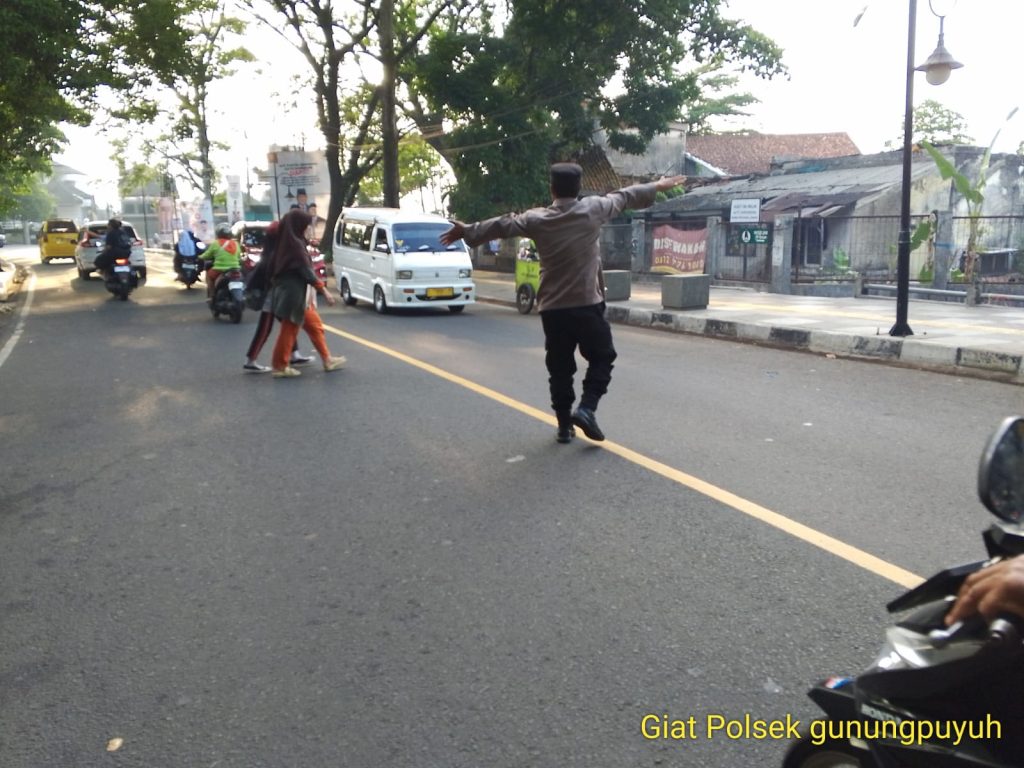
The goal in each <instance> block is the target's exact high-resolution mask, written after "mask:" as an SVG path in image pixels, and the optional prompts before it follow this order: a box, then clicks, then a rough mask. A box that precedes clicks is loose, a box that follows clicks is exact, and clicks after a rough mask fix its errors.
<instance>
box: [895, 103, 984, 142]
mask: <svg viewBox="0 0 1024 768" xmlns="http://www.w3.org/2000/svg"><path fill="white" fill-rule="evenodd" d="M923 141H927V142H928V143H929V144H973V143H974V139H973V138H971V136H970V135H968V133H967V119H966V118H965V117H964V116H963V115H961V114H960V113H959V112H955V111H953V110H952V109H949V108H948V107H944V106H943V105H942V104H940V103H939V102H937V101H935V100H934V99H925V100H924V101H922V102H921V103H920V104H918V105H917V106H916V107H914V122H913V124H912V134H911V142H912V143H914V144H920V143H921V142H923ZM886 146H888V147H902V146H903V131H902V129H901V130H900V135H899V138H898V139H896V140H894V141H889V142H886Z"/></svg>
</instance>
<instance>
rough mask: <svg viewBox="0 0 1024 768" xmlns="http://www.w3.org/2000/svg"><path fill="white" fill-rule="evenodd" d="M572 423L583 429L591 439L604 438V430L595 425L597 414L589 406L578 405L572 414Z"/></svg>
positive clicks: (599, 439)
mask: <svg viewBox="0 0 1024 768" xmlns="http://www.w3.org/2000/svg"><path fill="white" fill-rule="evenodd" d="M572 423H573V424H575V425H576V426H577V427H579V428H580V429H582V430H583V434H584V435H586V436H587V437H589V438H590V439H591V440H597V441H598V442H600V441H601V440H604V432H602V431H601V428H600V427H599V426H597V416H595V415H594V412H593V411H592V410H590V409H589V408H586V407H584V406H582V405H581V406H580V407H579V408H577V409H576V411H575V413H573V415H572Z"/></svg>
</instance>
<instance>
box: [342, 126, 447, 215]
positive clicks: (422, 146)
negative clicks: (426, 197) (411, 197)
mask: <svg viewBox="0 0 1024 768" xmlns="http://www.w3.org/2000/svg"><path fill="white" fill-rule="evenodd" d="M439 169H440V157H439V156H438V154H437V152H435V151H434V149H433V148H432V147H431V146H430V145H429V144H427V142H425V141H424V140H423V137H422V136H420V135H419V134H411V135H407V136H405V137H404V138H403V139H401V140H400V141H399V143H398V170H399V181H400V184H399V193H400V194H402V195H406V194H408V193H410V192H414V191H415V190H417V189H422V188H423V187H425V186H427V184H429V183H430V182H431V181H432V180H434V179H436V178H437V177H438V172H439ZM382 170H383V169H382V166H381V165H376V166H374V167H373V168H372V169H370V171H368V172H367V174H366V176H364V177H363V179H362V180H361V181H360V182H359V191H358V193H357V195H356V199H357V200H358V202H359V203H360V204H362V205H370V204H381V202H382V201H383V199H384V180H383V173H382Z"/></svg>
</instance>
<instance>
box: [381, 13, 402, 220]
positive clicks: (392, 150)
mask: <svg viewBox="0 0 1024 768" xmlns="http://www.w3.org/2000/svg"><path fill="white" fill-rule="evenodd" d="M394 16H395V2H394V0H381V4H380V52H381V64H382V65H383V68H384V79H383V81H382V82H381V86H380V87H381V89H382V93H381V112H382V118H383V121H382V122H383V125H382V131H381V133H382V137H383V152H384V157H383V163H382V167H383V171H384V185H383V186H384V205H385V206H387V207H389V208H397V207H398V198H399V182H398V126H397V125H396V123H395V69H396V65H395V27H394Z"/></svg>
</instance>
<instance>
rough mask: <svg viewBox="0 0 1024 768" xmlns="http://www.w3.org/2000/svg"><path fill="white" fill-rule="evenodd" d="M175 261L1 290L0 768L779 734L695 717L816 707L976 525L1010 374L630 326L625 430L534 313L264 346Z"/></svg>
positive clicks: (516, 751)
mask: <svg viewBox="0 0 1024 768" xmlns="http://www.w3.org/2000/svg"><path fill="white" fill-rule="evenodd" d="M25 254H27V255H26V256H24V258H31V251H30V250H26V251H25ZM5 255H6V256H8V257H11V256H16V257H18V258H22V256H19V255H18V252H17V251H16V250H14V249H12V248H10V247H9V248H8V249H7V252H5ZM166 266H167V263H166V260H161V259H158V258H156V259H151V266H150V274H151V279H150V281H149V283H148V284H147V285H145V286H144V287H142V288H140V289H139V290H138V291H136V292H135V293H134V294H133V295H132V297H131V299H130V300H129V301H128V302H126V303H122V302H119V301H116V300H112V299H111V298H110V297H109V295H108V294H106V292H105V291H104V290H103V288H102V286H101V285H100V283H99V282H98V281H89V282H85V283H83V282H81V281H80V280H78V278H77V277H76V276H75V272H74V268H73V266H72V265H71V264H70V262H68V263H66V264H52V265H49V266H38V267H36V273H37V278H36V283H35V286H34V291H33V293H32V305H31V308H30V311H29V312H28V314H27V316H24V319H23V326H21V327H20V335H19V337H18V338H17V343H16V344H15V345H14V346H13V347H4V344H7V343H9V340H10V339H11V337H12V334H14V333H15V332H16V331H18V330H19V321H20V320H21V319H22V315H20V314H18V313H7V314H4V315H3V316H0V356H2V355H3V351H2V350H4V349H7V350H8V352H9V354H8V356H7V357H6V358H5V359H4V361H3V363H2V364H0V441H2V445H3V454H2V455H3V457H4V473H3V477H2V480H0V585H2V592H0V765H2V766H4V768H29V767H31V768H37V767H38V766H94V765H95V766H101V765H108V764H114V763H116V764H118V765H124V766H146V767H147V768H150V767H154V766H167V767H168V768H173V767H176V766H219V767H224V766H238V767H240V768H243V767H244V768H253V767H255V766H275V767H276V766H358V767H364V766H384V765H386V766H389V767H392V766H393V767H404V766H451V767H452V768H456V767H459V768H461V767H462V766H465V767H466V768H469V767H471V766H474V767H475V766H496V767H502V768H503V767H505V766H508V767H509V768H511V767H513V766H515V767H516V768H519V767H521V766H588V767H590V766H609V767H611V766H616V767H618V766H723V767H724V766H733V765H771V764H777V763H778V762H779V759H780V757H781V754H782V752H783V751H784V748H785V742H783V741H780V740H775V739H754V738H746V737H743V736H742V735H740V737H739V738H730V737H729V736H728V735H727V734H725V733H723V732H715V733H714V734H709V733H708V732H707V723H708V718H709V717H711V716H713V715H721V716H723V717H724V718H732V719H742V718H743V717H744V716H745V715H750V716H752V717H754V718H764V719H780V720H783V719H785V718H786V717H787V715H788V716H790V717H792V718H796V719H800V720H802V721H803V722H806V721H807V720H808V719H809V718H810V717H813V716H814V714H815V710H814V707H813V706H812V705H811V704H810V702H809V701H807V700H806V698H805V696H804V692H805V690H806V688H807V687H808V685H809V684H810V683H812V682H813V681H814V680H815V679H817V678H819V677H824V676H826V675H828V674H831V673H833V672H856V671H858V670H859V669H861V668H862V667H864V666H865V665H866V664H867V663H869V662H870V661H871V659H872V658H873V654H874V652H875V651H876V649H877V647H878V645H879V641H880V637H881V632H882V629H883V628H884V626H885V622H886V614H885V611H884V603H885V602H886V601H888V600H889V599H891V598H892V597H894V596H895V595H897V594H899V592H900V591H901V587H900V586H899V585H898V584H897V583H896V582H897V581H899V580H900V579H901V578H902V579H906V578H913V577H914V576H925V575H928V574H929V573H930V572H931V571H933V570H935V569H938V568H939V567H942V566H945V565H949V564H951V563H955V562H961V561H965V560H970V559H976V558H978V557H980V556H981V554H982V547H981V542H980V538H979V535H978V534H979V533H980V531H981V530H982V528H983V527H984V526H986V525H987V524H988V522H989V518H988V517H987V515H986V513H984V511H983V510H982V508H981V506H980V505H979V504H978V502H977V501H976V499H975V497H974V482H975V472H976V466H977V460H978V456H979V455H980V452H981V448H982V445H983V443H984V440H985V438H986V437H987V435H988V434H989V432H990V431H991V430H992V429H993V428H994V427H995V426H996V424H997V423H998V422H999V420H1000V419H1001V418H1002V417H1003V416H1004V415H1008V414H1010V413H1016V412H1021V411H1024V403H1022V402H1021V390H1020V388H1019V387H1013V386H1008V385H1001V384H997V383H990V382H982V381H975V380H961V379H957V378H953V377H949V376H943V375H938V374H929V373H921V372H915V371H908V370H900V369H894V368H886V367H884V366H880V365H873V364H868V363H861V362H855V361H842V360H832V359H826V358H822V357H817V356H811V355H806V354H799V353H792V352H783V351H778V350H769V349H762V348H758V347H754V346H748V345H743V344H736V343H729V342H724V341H713V340H708V339H703V338H693V337H681V336H677V335H669V334H660V333H657V332H653V331H642V330H637V329H628V328H616V329H615V334H616V342H617V346H618V348H619V351H620V359H619V364H618V366H617V368H616V372H615V379H614V381H613V385H612V386H613V389H612V392H611V393H610V394H609V396H608V397H607V398H606V400H605V401H604V402H603V403H602V406H601V410H600V413H599V415H600V419H601V424H602V426H603V428H604V429H605V432H606V433H607V434H608V435H609V440H610V443H608V444H606V446H605V447H604V448H599V447H596V446H595V445H594V444H591V443H588V442H587V441H586V440H583V439H579V440H577V441H576V442H575V443H574V444H572V445H569V446H560V445H556V444H555V443H554V441H553V439H552V438H553V426H552V425H551V424H550V423H549V416H548V411H547V393H546V376H545V373H544V370H543V353H542V349H541V344H542V337H541V330H540V322H539V319H538V318H537V316H536V315H530V316H521V315H519V314H517V313H516V312H515V311H514V310H511V309H508V308H504V307H497V306H488V305H478V306H476V307H473V308H470V309H469V310H467V312H466V313H464V314H463V315H459V316H455V315H450V314H448V313H446V312H436V313H435V312H429V313H428V312H423V313H418V314H415V315H388V316H378V315H376V314H375V313H374V312H373V311H372V308H370V307H367V306H362V305H360V306H357V307H354V308H343V307H341V306H340V305H339V306H338V307H336V308H333V309H324V311H323V316H324V319H325V322H326V323H327V324H328V325H329V326H330V327H331V329H332V330H331V332H330V333H329V334H328V340H329V343H330V345H331V347H332V349H333V350H334V351H335V353H341V354H345V355H346V356H347V357H348V358H349V365H348V367H347V368H346V369H345V370H343V371H341V372H336V373H331V374H324V373H323V372H321V371H319V370H317V369H315V368H311V369H309V370H307V372H306V374H305V375H304V376H302V377H301V378H299V379H296V380H289V381H275V380H272V379H270V378H269V377H268V376H258V375H245V374H243V373H242V369H241V364H242V362H243V354H244V350H245V348H246V345H247V344H248V341H249V338H250V336H251V333H252V330H253V320H254V318H253V317H252V316H251V315H247V317H246V319H245V320H244V321H243V323H242V324H241V325H240V326H234V325H231V324H229V323H226V322H216V321H214V320H213V319H212V318H211V317H210V315H209V312H208V311H206V309H205V307H204V305H203V301H202V295H201V293H197V292H195V291H193V292H191V293H189V292H186V291H184V290H183V289H181V288H179V287H177V286H175V285H174V284H173V283H171V282H170V281H169V280H168V278H167V274H166ZM26 298H27V296H26V294H24V293H23V295H22V296H21V297H20V298H19V302H20V303H23V302H24V301H25V300H26ZM268 354H269V349H268V350H266V351H265V352H264V357H266V356H267V355H268ZM701 483H704V485H702V484H701ZM729 494H732V495H729ZM764 512H767V513H769V514H767V515H765V514H762V513H764ZM771 513H774V514H776V515H777V516H778V518H775V517H772V516H771ZM765 519H767V520H768V522H766V521H765ZM793 524H800V525H803V526H806V528H800V527H799V526H798V525H793ZM808 530H809V531H810V532H811V534H808V533H807V531H808ZM812 534H814V535H812ZM816 534H824V535H825V536H827V537H832V538H822V537H820V536H816ZM809 538H810V539H813V540H814V541H813V542H812V541H808V539H809ZM844 545H848V546H850V547H853V548H855V549H853V550H852V551H848V550H842V549H841V548H842V546H844ZM851 552H852V554H851ZM837 553H839V554H837ZM648 714H653V715H656V716H658V717H659V718H660V717H661V716H662V715H667V716H668V717H669V718H672V719H680V720H686V719H688V718H689V717H690V716H693V717H694V718H695V720H694V722H695V723H696V727H695V729H694V733H693V735H692V738H685V739H657V738H656V739H646V738H644V736H643V734H642V733H641V721H642V719H643V718H644V716H645V715H648ZM112 740H119V741H112ZM114 748H116V749H115V751H113V752H108V749H114Z"/></svg>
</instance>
